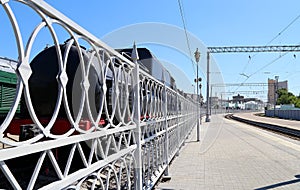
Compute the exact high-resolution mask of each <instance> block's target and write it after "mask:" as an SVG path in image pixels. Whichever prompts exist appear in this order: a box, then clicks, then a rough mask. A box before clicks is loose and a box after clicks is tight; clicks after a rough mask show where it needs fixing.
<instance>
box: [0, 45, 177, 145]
mask: <svg viewBox="0 0 300 190" xmlns="http://www.w3.org/2000/svg"><path fill="white" fill-rule="evenodd" d="M80 48H81V55H80V53H79V51H78V47H77V46H75V45H71V46H70V47H68V44H67V43H65V44H61V45H60V49H61V55H64V54H65V53H66V51H68V58H67V62H66V66H65V67H66V68H65V70H66V74H67V77H68V82H67V84H66V91H65V92H64V93H66V97H67V102H68V106H69V107H68V109H67V108H66V107H65V104H63V103H62V105H61V106H60V110H59V114H58V118H57V120H56V122H55V124H54V126H53V127H52V129H51V133H52V134H55V135H60V134H64V133H66V132H67V131H68V130H69V129H70V128H71V124H70V122H69V120H68V113H67V111H66V110H69V111H70V112H71V116H72V118H73V119H74V120H75V119H76V118H77V116H78V114H79V112H80V107H81V103H82V102H81V98H80V97H81V96H82V93H83V91H82V79H83V73H84V72H88V79H89V80H88V81H89V83H90V84H89V85H90V86H89V89H88V91H89V92H88V94H89V96H90V97H89V98H88V100H89V105H90V106H91V110H92V112H91V113H92V117H93V118H96V117H97V115H98V113H99V110H101V109H100V106H101V105H100V104H101V102H102V101H103V100H104V99H106V102H107V111H108V113H109V114H112V111H113V108H114V106H115V105H114V100H113V96H112V94H113V93H114V90H115V88H114V85H116V83H115V81H114V80H116V79H115V76H114V72H113V68H111V67H106V68H101V66H100V65H99V64H97V61H96V60H95V59H92V63H91V65H90V67H89V71H86V70H84V69H85V68H87V65H85V66H84V67H82V65H80V60H81V59H82V60H83V61H84V63H85V64H87V63H88V61H89V59H90V56H91V55H92V54H91V52H90V51H87V50H86V49H85V48H84V47H80ZM117 51H118V52H119V53H121V54H123V55H125V56H127V57H128V58H129V59H130V57H131V52H132V48H127V49H117ZM137 51H138V54H139V58H140V59H139V60H138V64H139V65H140V68H141V69H142V70H144V71H145V72H147V73H148V74H150V75H152V76H153V77H155V78H156V79H157V80H159V81H161V82H164V83H165V84H166V85H167V86H169V87H170V88H172V89H174V90H176V84H175V80H174V78H173V77H172V76H171V74H170V73H169V72H168V70H167V69H165V68H164V66H163V65H162V64H161V63H160V62H159V61H158V59H157V58H156V57H155V56H154V55H153V53H152V52H151V51H150V50H149V49H147V48H138V49H137ZM30 67H31V69H32V75H31V77H30V79H29V82H28V83H29V92H30V97H31V102H32V105H33V108H34V111H35V113H36V115H37V117H38V118H39V121H40V122H41V123H42V124H43V125H47V124H48V122H49V121H50V119H51V117H52V115H53V113H54V111H55V107H56V102H57V98H58V94H59V84H58V79H57V76H58V73H60V70H59V62H58V56H57V50H56V47H55V46H51V47H48V48H46V49H44V50H43V51H41V52H40V53H39V54H38V55H36V56H35V57H34V59H33V60H32V61H31V63H30ZM101 69H106V71H105V73H106V75H105V79H102V78H101V77H100V74H101V73H100V72H99V71H100V70H101ZM0 74H1V73H0ZM103 80H105V81H103ZM104 82H105V83H106V87H107V89H108V90H107V93H106V97H103V94H104V93H103V89H102V86H103V83H104ZM129 85H130V84H129ZM129 99H130V100H129V104H130V106H129V107H131V104H132V103H131V102H132V95H130V97H129ZM130 111H132V110H130ZM101 112H102V113H101V119H100V121H99V125H103V126H105V125H107V124H108V123H109V121H108V120H109V117H108V115H107V114H106V113H105V110H104V109H102V111H101ZM128 117H129V116H128ZM143 117H150V116H149V115H147V116H143ZM88 118H89V113H88V112H87V111H86V109H83V111H82V114H81V119H82V122H81V123H80V125H81V126H82V127H83V128H84V129H85V130H88V129H89V127H90V126H91V124H90V122H89V119H88ZM121 119H122V118H121V116H120V114H118V113H117V112H116V113H115V116H114V117H113V120H114V121H113V122H116V123H117V122H119V121H120V120H121ZM32 124H33V121H32V120H31V119H30V116H29V112H28V109H27V106H26V103H25V98H24V96H23V97H22V98H21V103H20V110H19V111H18V112H17V114H16V117H15V119H13V121H12V122H11V124H10V125H9V127H8V128H7V130H6V132H7V133H10V134H14V135H20V140H26V139H28V138H32V135H34V132H32V131H34V130H35V129H33V128H32ZM27 125H29V127H28V126H27ZM26 126H27V127H26Z"/></svg>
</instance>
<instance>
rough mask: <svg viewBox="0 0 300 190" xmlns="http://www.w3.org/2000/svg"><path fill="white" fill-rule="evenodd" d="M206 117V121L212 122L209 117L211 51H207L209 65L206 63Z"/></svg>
mask: <svg viewBox="0 0 300 190" xmlns="http://www.w3.org/2000/svg"><path fill="white" fill-rule="evenodd" d="M206 69H207V70H206V82H207V83H206V118H205V121H206V122H210V119H209V112H208V111H209V107H208V106H210V102H209V51H207V65H206Z"/></svg>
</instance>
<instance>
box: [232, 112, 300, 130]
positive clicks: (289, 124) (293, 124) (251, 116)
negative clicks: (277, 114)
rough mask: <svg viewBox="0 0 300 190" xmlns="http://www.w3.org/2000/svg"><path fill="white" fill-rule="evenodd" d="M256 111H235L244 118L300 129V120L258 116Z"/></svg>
mask: <svg viewBox="0 0 300 190" xmlns="http://www.w3.org/2000/svg"><path fill="white" fill-rule="evenodd" d="M257 114H259V113H256V112H249V113H234V115H235V116H236V117H240V118H243V119H249V120H252V121H257V122H263V123H268V124H272V125H278V126H281V127H286V128H291V129H297V130H300V121H296V120H288V119H279V118H270V117H264V116H258V115H257Z"/></svg>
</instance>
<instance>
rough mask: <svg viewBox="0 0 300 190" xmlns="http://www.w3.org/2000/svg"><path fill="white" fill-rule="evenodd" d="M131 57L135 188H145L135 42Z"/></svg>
mask: <svg viewBox="0 0 300 190" xmlns="http://www.w3.org/2000/svg"><path fill="white" fill-rule="evenodd" d="M131 59H132V61H133V63H135V68H134V70H133V86H132V87H133V91H134V100H133V101H134V108H133V109H134V116H133V121H134V122H135V124H136V128H135V132H134V136H135V141H136V150H135V152H134V158H135V163H136V165H135V168H134V170H135V182H134V184H135V189H136V190H141V189H143V179H142V144H141V128H140V115H141V110H140V105H141V104H140V80H139V72H140V71H139V64H138V62H137V60H138V59H139V56H138V52H137V48H136V45H135V43H134V44H133V49H132V54H131Z"/></svg>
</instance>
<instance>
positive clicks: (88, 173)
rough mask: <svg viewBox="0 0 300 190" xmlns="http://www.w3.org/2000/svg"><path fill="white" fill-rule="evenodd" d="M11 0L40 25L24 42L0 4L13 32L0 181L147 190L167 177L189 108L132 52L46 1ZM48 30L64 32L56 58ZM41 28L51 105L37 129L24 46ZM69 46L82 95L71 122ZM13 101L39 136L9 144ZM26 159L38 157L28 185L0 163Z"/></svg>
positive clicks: (190, 123) (187, 125)
mask: <svg viewBox="0 0 300 190" xmlns="http://www.w3.org/2000/svg"><path fill="white" fill-rule="evenodd" d="M15 2H16V3H22V4H24V5H26V6H28V7H29V8H31V9H32V10H34V11H35V12H36V13H37V15H38V16H39V17H40V18H41V22H40V23H39V24H38V25H37V27H36V28H32V33H31V35H30V37H29V39H28V40H27V41H26V39H24V38H22V36H21V33H22V28H19V23H18V21H17V20H16V19H15V16H14V12H13V11H12V9H11V7H10V6H11V5H13V3H11V1H9V0H7V1H6V0H0V5H2V7H3V9H4V10H5V12H6V14H7V16H8V18H9V21H10V23H11V26H12V28H13V30H14V36H15V39H16V45H17V48H18V57H19V58H18V68H17V73H16V75H17V78H18V83H17V90H16V94H15V101H14V103H13V105H12V106H11V110H10V111H9V112H8V114H7V116H6V118H4V121H3V123H2V124H1V125H0V144H2V147H3V148H1V149H0V169H1V170H0V178H1V179H4V178H6V180H7V181H8V183H7V184H10V185H11V187H10V188H14V189H35V188H37V187H39V188H41V189H63V188H67V189H81V188H83V187H85V188H90V189H132V188H135V189H151V188H153V187H154V185H155V183H156V182H157V181H158V180H159V178H160V177H161V176H162V175H163V174H164V173H165V174H168V165H169V163H170V161H171V160H172V158H173V157H174V156H175V154H176V153H177V152H178V151H179V149H180V148H181V146H182V145H183V143H184V141H185V139H186V137H187V136H188V135H189V133H190V132H191V130H192V129H193V127H194V126H195V125H196V122H195V121H196V118H197V113H196V106H195V103H194V102H192V101H191V100H190V99H188V98H186V97H184V96H183V95H182V94H179V93H178V92H177V91H176V90H175V89H171V88H169V87H167V86H166V85H164V83H163V82H161V81H158V80H157V79H155V78H154V77H153V76H150V75H149V74H148V73H146V72H145V71H143V70H142V69H140V68H139V66H138V63H137V60H138V54H137V51H136V47H135V46H134V49H135V51H134V52H133V56H132V60H133V61H132V62H131V61H130V60H128V59H127V58H126V57H124V56H122V55H120V54H119V53H118V52H116V51H115V50H114V49H112V48H111V47H109V46H107V45H106V44H104V43H103V42H101V41H100V40H99V39H98V38H96V37H95V36H94V35H92V34H91V33H89V32H88V31H86V30H85V29H83V28H82V27H80V26H79V25H77V24H76V23H75V22H73V21H71V20H70V19H69V18H67V17H66V16H64V15H63V14H62V13H60V12H59V11H57V10H56V9H54V8H53V7H51V6H50V5H48V4H47V3H46V2H44V1H42V0H15ZM15 2H14V3H15ZM0 19H1V18H0ZM20 22H22V21H21V20H20ZM54 25H59V26H61V27H62V29H64V30H65V31H66V33H67V34H69V37H70V40H69V41H68V42H67V45H66V46H67V48H66V50H65V52H64V54H62V53H61V50H60V44H59V41H58V34H57V33H56V31H55V29H54ZM42 28H46V29H48V30H49V33H50V34H51V38H52V40H53V42H54V44H53V45H54V46H55V48H56V52H57V57H58V60H59V61H58V70H59V71H58V73H57V86H58V87H57V88H58V89H57V90H58V93H57V101H56V104H55V109H54V111H53V113H52V116H51V117H50V121H49V123H48V124H47V125H43V124H42V122H41V121H40V118H39V117H38V116H37V115H36V110H35V109H34V107H33V105H32V101H31V94H30V90H29V87H30V86H29V83H28V81H29V78H30V76H31V75H32V69H31V66H30V61H31V60H30V59H29V58H30V55H31V54H32V45H33V44H34V43H35V41H36V40H37V36H38V34H39V32H40V31H41V29H42ZM82 41H84V42H86V43H87V44H89V45H90V47H91V50H90V51H88V52H86V54H87V55H88V56H89V58H88V60H85V59H84V58H83V51H84V50H83V49H81V48H80V46H81V45H82V44H81V43H82ZM24 44H26V47H24ZM71 46H74V47H76V48H77V50H78V52H79V57H80V68H81V69H82V73H81V74H82V81H81V86H82V91H81V94H80V100H79V108H78V109H79V110H78V115H76V116H72V114H71V111H72V110H70V109H71V104H72V102H68V99H67V83H68V81H69V76H68V75H67V72H66V66H67V64H68V62H67V60H68V56H69V52H70V48H71ZM41 51H42V50H41ZM95 65H98V67H97V68H98V69H99V71H98V72H99V73H97V74H98V76H97V77H98V80H99V81H102V83H101V85H102V86H101V90H102V91H101V93H102V94H101V95H102V99H101V101H100V104H99V110H97V111H98V112H97V115H96V117H95V118H94V117H93V115H92V110H91V109H92V108H91V107H92V106H93V105H90V101H89V98H90V97H89V93H90V92H89V89H90V88H91V82H92V81H89V78H88V76H89V73H90V72H91V68H92V67H95ZM110 75H111V76H110ZM108 77H111V78H112V87H111V88H109V84H108V83H107V81H106V79H107V78H108ZM109 93H110V94H109ZM107 94H109V98H108V96H106V95H107ZM21 96H23V97H24V98H25V101H26V105H27V107H28V111H29V113H30V119H32V121H33V123H32V124H35V125H36V126H38V128H39V130H40V132H39V134H37V135H36V136H35V137H32V138H30V139H28V140H26V141H19V140H18V139H17V140H15V141H12V140H11V139H9V138H7V135H8V134H7V129H8V127H9V126H10V124H11V121H12V120H13V119H14V115H15V113H16V110H17V107H18V104H19V102H20V100H21ZM62 106H64V108H65V111H66V116H67V121H68V122H69V123H70V125H71V127H70V129H68V130H67V131H66V132H64V133H63V134H56V133H54V132H53V128H54V126H55V122H56V121H57V117H58V113H59V110H60V108H61V107H62ZM84 109H86V110H87V114H88V120H89V121H90V125H91V126H90V128H83V127H82V123H81V117H82V115H83V110H84ZM103 116H105V117H106V118H107V124H106V125H100V124H99V122H100V119H101V117H103ZM8 147H9V148H8ZM66 147H68V148H66ZM63 148H64V149H63ZM58 150H63V151H64V153H65V154H66V156H65V157H64V160H61V158H59V155H56V154H57V151H58ZM29 155H38V156H37V157H36V160H33V161H32V162H33V166H32V170H33V171H31V170H30V171H26V172H28V174H27V176H29V177H30V179H28V180H27V181H28V182H27V184H26V183H25V182H24V183H25V184H24V183H23V182H22V179H18V175H16V174H15V173H14V172H12V171H13V169H14V168H12V166H11V165H8V164H7V162H8V160H14V159H18V158H22V159H23V158H24V159H26V158H28V156H29ZM75 157H76V159H75ZM75 160H77V162H80V163H82V168H79V169H77V170H76V171H74V170H73V169H72V168H73V167H74V162H75ZM45 165H46V166H50V169H49V168H47V169H49V170H51V171H50V172H52V174H53V175H56V178H55V179H54V180H52V181H51V182H49V183H47V184H46V185H41V177H47V175H46V174H45V176H41V175H44V174H42V173H43V171H42V170H43V168H45ZM25 181H26V180H25ZM7 184H6V185H7ZM0 188H1V182H0Z"/></svg>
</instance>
